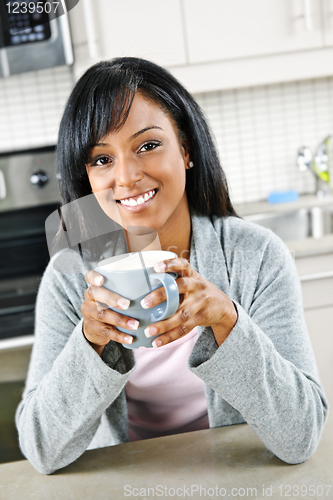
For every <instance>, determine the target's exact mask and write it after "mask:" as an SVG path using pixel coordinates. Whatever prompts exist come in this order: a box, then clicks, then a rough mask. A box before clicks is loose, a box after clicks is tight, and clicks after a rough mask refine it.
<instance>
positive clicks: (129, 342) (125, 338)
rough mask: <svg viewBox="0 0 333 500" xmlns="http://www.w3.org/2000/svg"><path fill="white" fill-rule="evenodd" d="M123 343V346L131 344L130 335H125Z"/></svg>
mask: <svg viewBox="0 0 333 500" xmlns="http://www.w3.org/2000/svg"><path fill="white" fill-rule="evenodd" d="M123 341H124V342H123V343H124V344H132V343H133V337H131V336H130V335H126V336H125V337H124V338H123Z"/></svg>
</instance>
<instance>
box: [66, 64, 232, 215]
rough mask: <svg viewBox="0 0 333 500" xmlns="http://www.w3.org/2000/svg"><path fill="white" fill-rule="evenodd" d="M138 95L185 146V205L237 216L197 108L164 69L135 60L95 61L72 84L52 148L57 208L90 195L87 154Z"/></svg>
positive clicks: (116, 126) (208, 212)
mask: <svg viewBox="0 0 333 500" xmlns="http://www.w3.org/2000/svg"><path fill="white" fill-rule="evenodd" d="M137 91H139V92H141V93H142V94H143V95H145V96H146V97H148V98H150V99H152V100H153V101H154V102H156V103H157V104H159V105H160V106H161V107H162V108H163V109H164V110H165V111H166V112H167V114H168V115H169V116H170V117H171V119H172V120H173V121H174V124H175V125H176V127H177V129H178V132H179V137H180V140H181V141H182V142H183V144H186V149H187V151H188V152H189V154H190V160H191V161H192V162H193V164H194V167H193V168H192V169H189V170H186V193H187V199H188V201H189V203H190V205H191V206H192V207H193V208H194V209H195V210H196V211H197V212H198V213H200V214H203V215H209V216H212V215H216V216H220V217H221V216H226V215H236V213H235V210H234V208H233V206H232V204H231V201H230V198H229V193H228V186H227V181H226V178H225V174H224V171H223V169H222V166H221V164H220V161H219V158H218V154H217V151H216V148H215V145H214V142H213V140H212V136H211V133H210V131H209V127H208V125H207V123H206V120H205V118H204V116H203V113H202V110H201V109H200V107H199V105H198V104H197V103H196V101H195V100H194V99H193V97H192V96H191V94H190V93H189V92H188V91H187V90H186V89H185V88H184V87H183V86H182V85H181V84H180V83H179V82H178V80H176V78H174V77H173V76H172V75H171V73H169V72H168V71H167V70H166V69H164V68H161V67H160V66H158V65H156V64H154V63H152V62H150V61H147V60H144V59H139V58H135V57H121V58H116V59H113V60H111V61H102V62H99V63H97V64H95V65H94V66H92V67H91V68H89V69H88V70H87V71H86V72H85V74H84V75H83V76H82V77H81V78H80V79H79V80H78V82H77V83H76V85H75V87H74V89H73V91H72V93H71V95H70V97H69V99H68V102H67V105H66V108H65V111H64V114H63V118H62V120H61V124H60V129H59V137H58V145H57V163H58V172H59V174H60V176H59V177H60V191H61V197H62V203H63V204H66V203H69V202H71V201H74V200H76V199H78V198H82V197H83V196H86V195H88V194H90V193H91V192H92V191H91V187H90V183H89V179H88V175H87V172H86V168H85V165H86V164H87V163H88V161H89V154H90V150H91V148H92V147H93V146H94V145H95V144H96V143H97V142H98V141H99V140H100V139H101V138H102V137H103V136H105V135H106V134H107V133H108V132H110V131H112V130H119V129H120V128H121V126H122V125H123V124H124V123H125V121H126V119H127V116H128V114H129V111H130V108H131V104H132V102H133V98H134V96H135V93H136V92H137Z"/></svg>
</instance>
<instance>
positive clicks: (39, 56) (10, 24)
mask: <svg viewBox="0 0 333 500" xmlns="http://www.w3.org/2000/svg"><path fill="white" fill-rule="evenodd" d="M63 5H64V4H63V3H62V2H61V1H59V2H37V1H33V2H25V1H21V0H20V1H13V0H8V1H3V0H1V2H0V76H3V77H6V76H9V75H12V74H16V73H24V72H26V71H35V70H39V69H45V68H52V67H54V66H61V65H65V64H67V65H70V64H72V63H73V50H72V44H71V37H70V30H69V23H68V17H67V12H66V10H65V9H64V7H63Z"/></svg>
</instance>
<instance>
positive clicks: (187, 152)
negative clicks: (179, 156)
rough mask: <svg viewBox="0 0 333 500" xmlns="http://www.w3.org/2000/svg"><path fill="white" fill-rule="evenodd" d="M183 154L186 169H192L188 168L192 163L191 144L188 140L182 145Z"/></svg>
mask: <svg viewBox="0 0 333 500" xmlns="http://www.w3.org/2000/svg"><path fill="white" fill-rule="evenodd" d="M182 153H183V158H184V163H185V168H186V169H188V168H190V167H189V166H188V164H189V162H190V148H189V144H188V141H187V140H185V141H184V142H183V144H182Z"/></svg>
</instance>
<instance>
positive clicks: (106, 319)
mask: <svg viewBox="0 0 333 500" xmlns="http://www.w3.org/2000/svg"><path fill="white" fill-rule="evenodd" d="M89 316H90V317H91V318H92V319H93V320H96V321H99V322H100V323H104V324H106V325H112V326H117V327H119V328H124V329H125V330H133V331H136V330H137V329H138V328H139V324H140V323H139V321H138V320H137V319H135V318H131V317H130V316H125V315H123V314H119V313H117V312H116V311H112V310H111V309H109V308H103V309H98V308H96V307H95V309H92V310H90V314H89Z"/></svg>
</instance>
